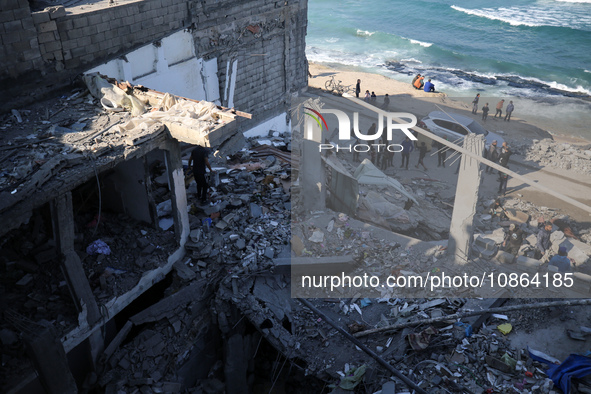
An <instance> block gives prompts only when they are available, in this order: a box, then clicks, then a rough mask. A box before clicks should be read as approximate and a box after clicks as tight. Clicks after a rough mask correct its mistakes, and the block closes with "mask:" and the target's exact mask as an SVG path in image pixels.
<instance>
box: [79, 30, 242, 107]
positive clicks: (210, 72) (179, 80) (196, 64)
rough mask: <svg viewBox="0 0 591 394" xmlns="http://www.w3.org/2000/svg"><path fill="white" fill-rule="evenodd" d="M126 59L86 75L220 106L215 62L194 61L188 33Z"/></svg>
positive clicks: (92, 70) (149, 46)
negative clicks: (96, 74) (94, 74)
mask: <svg viewBox="0 0 591 394" xmlns="http://www.w3.org/2000/svg"><path fill="white" fill-rule="evenodd" d="M125 59H127V60H124V59H115V60H112V61H110V62H108V63H105V64H102V65H100V66H98V67H95V68H93V69H91V70H88V71H87V73H92V72H99V73H101V74H103V75H107V76H109V77H111V78H116V79H118V80H120V81H129V82H130V83H131V84H134V85H144V86H146V87H148V88H150V89H154V90H157V91H160V92H165V93H166V92H167V93H171V94H174V95H177V96H182V97H187V98H192V99H195V100H207V101H213V102H216V103H217V104H220V101H219V100H220V91H219V83H218V81H219V80H218V67H217V58H214V59H210V60H207V61H204V60H203V59H200V58H197V56H196V54H195V45H194V44H193V37H192V35H191V33H189V32H185V31H180V32H177V33H174V34H172V35H170V36H168V37H166V38H164V39H162V41H161V42H160V43H159V45H154V44H149V45H145V46H143V47H141V48H139V49H136V50H135V51H133V52H130V53H128V54H126V55H125ZM235 83H236V81H234V85H235Z"/></svg>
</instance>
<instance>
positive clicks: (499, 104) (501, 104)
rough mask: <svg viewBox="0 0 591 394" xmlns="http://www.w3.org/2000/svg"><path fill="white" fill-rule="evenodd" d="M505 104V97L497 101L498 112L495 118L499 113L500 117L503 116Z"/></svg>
mask: <svg viewBox="0 0 591 394" xmlns="http://www.w3.org/2000/svg"><path fill="white" fill-rule="evenodd" d="M503 104H505V99H503V100H501V101H499V102H498V103H497V112H496V113H495V118H496V117H497V115H499V119H500V118H502V117H503Z"/></svg>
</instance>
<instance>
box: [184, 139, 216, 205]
mask: <svg viewBox="0 0 591 394" xmlns="http://www.w3.org/2000/svg"><path fill="white" fill-rule="evenodd" d="M208 155H209V149H208V148H205V147H203V146H200V145H197V147H195V149H193V151H192V152H191V158H190V159H189V167H192V168H193V176H194V177H195V182H197V198H198V199H199V201H200V202H201V203H205V202H206V201H207V189H208V187H209V185H208V184H207V180H206V179H205V167H207V168H209V171H211V172H212V173H213V172H214V171H213V170H212V169H211V165H210V164H209V159H208V158H207V156H208Z"/></svg>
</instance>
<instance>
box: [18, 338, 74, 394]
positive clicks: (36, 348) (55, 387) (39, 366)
mask: <svg viewBox="0 0 591 394" xmlns="http://www.w3.org/2000/svg"><path fill="white" fill-rule="evenodd" d="M25 344H26V347H27V353H28V354H29V356H30V357H31V359H32V360H33V363H34V364H35V369H36V370H37V373H38V374H39V378H40V379H41V382H42V384H43V387H44V388H45V390H47V393H49V394H62V393H77V392H78V388H77V387H76V381H75V380H74V377H73V376H72V372H71V371H70V367H69V365H68V360H67V358H66V353H65V352H64V347H63V346H62V343H61V341H60V340H59V338H58V336H57V333H56V332H55V330H54V329H53V328H52V327H47V328H45V329H42V330H38V331H37V332H36V333H35V334H34V335H27V336H26V337H25Z"/></svg>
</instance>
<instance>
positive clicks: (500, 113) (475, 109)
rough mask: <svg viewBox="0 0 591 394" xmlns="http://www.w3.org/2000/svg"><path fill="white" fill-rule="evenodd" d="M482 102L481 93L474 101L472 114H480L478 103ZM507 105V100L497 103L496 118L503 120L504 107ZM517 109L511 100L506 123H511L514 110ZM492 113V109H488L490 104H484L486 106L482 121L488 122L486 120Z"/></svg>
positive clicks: (506, 110)
mask: <svg viewBox="0 0 591 394" xmlns="http://www.w3.org/2000/svg"><path fill="white" fill-rule="evenodd" d="M479 100H480V93H478V94H477V95H476V97H474V100H472V113H473V114H474V115H476V114H477V113H478V101H479ZM504 105H505V99H501V101H499V102H498V103H497V107H496V110H497V111H496V112H495V116H494V117H495V118H496V117H497V116H498V117H499V119H501V118H502V117H503V106H504ZM514 109H515V105H513V101H512V100H510V101H509V104H508V105H507V108H505V119H504V120H505V121H506V122H510V121H511V114H512V113H513V110H514ZM489 111H490V108H489V107H488V103H486V104H484V106H483V107H482V120H483V121H484V122H486V118H488V112H489Z"/></svg>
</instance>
